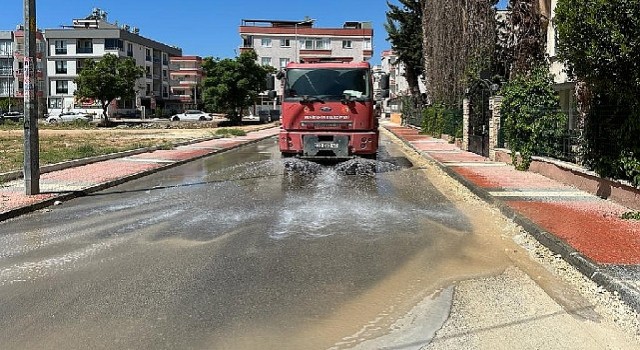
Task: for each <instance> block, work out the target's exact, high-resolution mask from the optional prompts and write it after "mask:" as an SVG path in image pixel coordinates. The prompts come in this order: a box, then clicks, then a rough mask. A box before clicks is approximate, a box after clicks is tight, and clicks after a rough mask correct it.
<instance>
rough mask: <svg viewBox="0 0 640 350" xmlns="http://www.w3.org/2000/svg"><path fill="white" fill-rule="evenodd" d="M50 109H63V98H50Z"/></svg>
mask: <svg viewBox="0 0 640 350" xmlns="http://www.w3.org/2000/svg"><path fill="white" fill-rule="evenodd" d="M49 108H51V109H62V99H61V98H53V97H52V98H50V99H49Z"/></svg>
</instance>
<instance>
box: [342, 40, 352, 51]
mask: <svg viewBox="0 0 640 350" xmlns="http://www.w3.org/2000/svg"><path fill="white" fill-rule="evenodd" d="M342 48H343V49H352V48H353V42H352V41H351V40H342Z"/></svg>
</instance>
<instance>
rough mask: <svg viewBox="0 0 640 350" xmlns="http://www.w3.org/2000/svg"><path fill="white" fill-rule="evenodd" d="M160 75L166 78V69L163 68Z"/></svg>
mask: <svg viewBox="0 0 640 350" xmlns="http://www.w3.org/2000/svg"><path fill="white" fill-rule="evenodd" d="M162 77H163V78H166V77H167V70H166V69H163V70H162Z"/></svg>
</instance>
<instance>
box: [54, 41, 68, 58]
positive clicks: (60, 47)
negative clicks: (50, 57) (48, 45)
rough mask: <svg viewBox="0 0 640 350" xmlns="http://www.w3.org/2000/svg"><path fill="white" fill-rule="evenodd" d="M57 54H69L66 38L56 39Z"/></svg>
mask: <svg viewBox="0 0 640 350" xmlns="http://www.w3.org/2000/svg"><path fill="white" fill-rule="evenodd" d="M55 45H56V55H66V54H67V43H65V42H64V40H56V41H55Z"/></svg>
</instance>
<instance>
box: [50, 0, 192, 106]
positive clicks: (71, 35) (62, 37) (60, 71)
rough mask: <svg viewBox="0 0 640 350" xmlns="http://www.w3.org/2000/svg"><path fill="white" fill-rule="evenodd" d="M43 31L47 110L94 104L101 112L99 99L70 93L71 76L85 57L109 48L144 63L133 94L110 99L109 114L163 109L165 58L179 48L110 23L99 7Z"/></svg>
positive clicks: (166, 73)
mask: <svg viewBox="0 0 640 350" xmlns="http://www.w3.org/2000/svg"><path fill="white" fill-rule="evenodd" d="M44 36H45V38H46V41H47V49H48V50H47V51H48V57H47V71H48V72H49V75H48V77H47V87H48V90H49V94H48V106H49V112H50V113H53V112H56V111H61V110H70V109H94V110H95V111H96V113H98V114H99V113H101V111H100V110H99V108H98V107H99V105H98V104H97V103H94V102H92V101H77V100H76V99H75V98H74V92H75V90H76V85H75V83H74V82H73V80H74V79H75V78H76V77H77V76H78V72H79V71H80V70H81V69H82V66H83V64H84V62H85V61H86V60H87V59H100V57H102V56H104V55H105V54H107V53H111V54H115V55H118V56H120V57H132V58H133V59H134V60H135V61H136V64H137V65H138V66H140V67H143V68H144V69H145V75H144V76H143V77H142V78H141V79H139V80H138V82H137V86H136V90H137V96H136V98H134V99H130V100H118V101H117V103H112V104H111V105H110V107H109V110H110V113H111V114H115V113H124V114H128V113H131V112H134V111H135V110H136V109H142V110H144V111H145V113H146V114H147V115H150V114H151V113H155V112H156V110H157V112H160V111H162V110H163V109H164V108H165V107H166V105H167V104H168V103H169V102H170V101H171V99H170V88H169V87H170V85H169V82H170V77H169V58H170V57H174V56H181V55H182V50H181V49H179V48H177V47H173V46H169V45H166V44H162V43H159V42H157V41H154V40H151V39H147V38H145V37H143V36H141V35H140V34H139V29H138V28H135V27H129V26H128V25H122V26H118V25H117V24H112V23H108V22H107V21H106V13H105V12H103V11H101V10H99V9H94V11H93V13H92V14H91V15H90V16H88V17H86V18H83V19H74V20H73V24H72V25H71V26H67V27H64V28H62V29H47V30H45V32H44Z"/></svg>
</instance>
